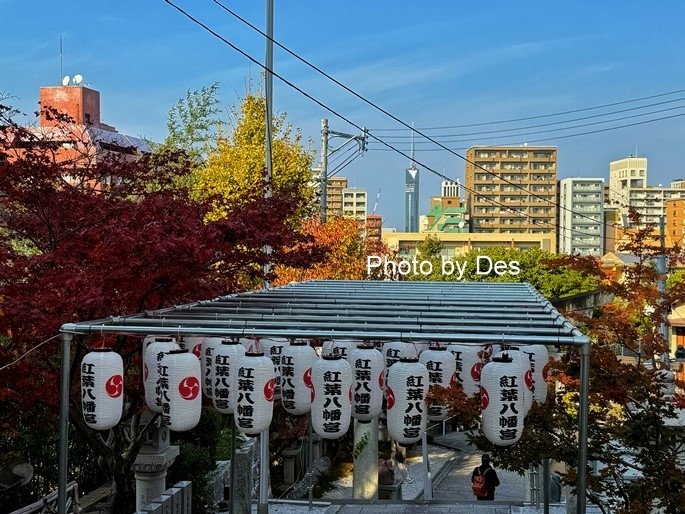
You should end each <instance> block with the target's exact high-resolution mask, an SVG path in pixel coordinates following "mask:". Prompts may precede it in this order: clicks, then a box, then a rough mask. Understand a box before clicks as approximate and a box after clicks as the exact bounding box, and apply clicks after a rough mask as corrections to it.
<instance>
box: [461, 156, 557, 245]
mask: <svg viewBox="0 0 685 514" xmlns="http://www.w3.org/2000/svg"><path fill="white" fill-rule="evenodd" d="M466 158H467V162H466V169H465V190H466V192H465V197H466V205H467V207H468V209H469V212H470V217H471V232H474V233H499V234H554V239H555V241H556V232H557V230H556V223H557V207H556V205H557V203H556V202H557V149H556V147H551V146H516V147H512V146H477V147H471V148H469V150H468V151H467V152H466ZM555 246H556V245H555ZM555 249H556V248H555ZM555 249H553V250H552V251H554V250H555Z"/></svg>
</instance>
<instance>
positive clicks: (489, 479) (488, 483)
mask: <svg viewBox="0 0 685 514" xmlns="http://www.w3.org/2000/svg"><path fill="white" fill-rule="evenodd" d="M478 475H485V487H486V488H487V489H488V494H487V496H476V498H477V499H479V500H494V499H495V487H497V486H499V478H498V477H497V473H496V472H495V470H494V469H492V466H491V465H490V464H481V465H480V466H478V467H477V468H475V469H474V470H473V473H471V482H473V479H474V478H475V477H477V476H478Z"/></svg>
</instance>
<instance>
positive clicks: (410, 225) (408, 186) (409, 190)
mask: <svg viewBox="0 0 685 514" xmlns="http://www.w3.org/2000/svg"><path fill="white" fill-rule="evenodd" d="M412 128H413V125H412ZM404 231H405V232H418V231H419V170H418V168H417V167H416V164H415V163H414V131H413V130H412V133H411V161H410V162H409V167H408V168H407V171H406V173H405V179H404Z"/></svg>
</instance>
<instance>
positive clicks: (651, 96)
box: [370, 89, 685, 132]
mask: <svg viewBox="0 0 685 514" xmlns="http://www.w3.org/2000/svg"><path fill="white" fill-rule="evenodd" d="M683 92H685V89H676V90H675V91H669V92H667V93H659V94H656V95H650V96H643V97H641V98H633V99H630V100H622V101H620V102H612V103H608V104H603V105H596V106H593V107H584V108H581V109H573V110H570V111H561V112H555V113H549V114H539V115H537V116H527V117H525V118H512V119H508V120H497V121H483V122H479V123H469V124H466V125H445V126H440V127H420V128H419V129H418V130H446V129H455V128H469V127H483V126H485V125H496V124H505V123H514V122H517V121H528V120H539V119H543V118H552V117H554V116H565V115H567V114H575V113H578V112H587V111H593V110H597V109H605V108H607V107H615V106H617V105H625V104H629V103H635V102H641V101H643V100H651V99H653V98H662V97H664V96H670V95H676V94H679V93H683ZM370 130H375V131H377V132H378V131H381V132H386V131H387V132H390V131H398V130H403V129H401V128H396V127H393V128H376V129H370Z"/></svg>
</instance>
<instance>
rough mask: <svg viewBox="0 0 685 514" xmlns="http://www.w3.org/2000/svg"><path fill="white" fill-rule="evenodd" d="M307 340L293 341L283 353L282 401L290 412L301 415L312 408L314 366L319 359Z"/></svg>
mask: <svg viewBox="0 0 685 514" xmlns="http://www.w3.org/2000/svg"><path fill="white" fill-rule="evenodd" d="M318 358H319V357H318V355H316V351H315V350H314V348H312V347H311V346H310V345H309V343H308V342H307V341H293V342H291V343H290V344H289V345H286V346H285V347H284V348H283V354H282V355H281V403H282V404H283V408H284V409H285V410H286V411H288V413H290V414H294V415H295V416H299V415H300V414H306V413H307V412H309V411H310V410H311V408H312V395H313V389H312V366H313V365H314V363H315V362H316V361H317V359H318Z"/></svg>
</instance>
